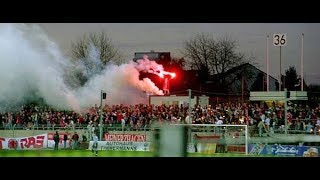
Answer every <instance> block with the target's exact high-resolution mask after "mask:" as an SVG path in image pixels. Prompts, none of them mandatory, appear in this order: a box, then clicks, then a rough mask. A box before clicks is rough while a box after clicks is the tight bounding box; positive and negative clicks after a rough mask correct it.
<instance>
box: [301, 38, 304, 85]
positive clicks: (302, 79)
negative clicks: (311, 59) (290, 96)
mask: <svg viewBox="0 0 320 180" xmlns="http://www.w3.org/2000/svg"><path fill="white" fill-rule="evenodd" d="M303 37H304V33H302V36H301V91H303V81H304V78H303Z"/></svg>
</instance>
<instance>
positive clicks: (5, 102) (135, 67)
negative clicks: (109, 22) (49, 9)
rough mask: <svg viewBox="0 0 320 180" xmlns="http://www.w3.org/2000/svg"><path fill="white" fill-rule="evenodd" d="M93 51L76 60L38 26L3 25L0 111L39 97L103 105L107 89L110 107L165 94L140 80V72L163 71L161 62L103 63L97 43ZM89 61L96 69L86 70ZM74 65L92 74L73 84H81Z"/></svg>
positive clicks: (63, 104) (62, 104)
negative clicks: (102, 94)
mask: <svg viewBox="0 0 320 180" xmlns="http://www.w3.org/2000/svg"><path fill="white" fill-rule="evenodd" d="M90 49H91V50H90V56H89V58H87V59H85V60H79V61H77V63H74V62H73V61H71V60H70V59H68V58H66V57H65V56H64V55H63V54H62V53H61V52H60V51H59V47H58V46H57V45H56V44H55V43H54V42H53V41H51V40H50V39H49V38H48V36H47V35H46V34H45V32H44V31H43V30H42V29H41V28H40V27H39V26H36V25H25V24H1V25H0V64H1V65H0V87H1V88H0V111H2V112H3V111H14V110H17V109H19V108H20V107H21V106H22V105H24V104H25V103H28V102H34V101H38V100H39V99H42V100H43V101H44V102H45V103H46V104H48V105H50V106H52V107H54V108H58V109H69V110H75V111H80V110H81V109H83V108H88V107H92V106H94V105H95V104H97V105H99V104H100V92H101V90H103V91H104V92H106V93H107V99H106V101H105V103H107V104H110V105H113V104H120V103H122V104H138V103H147V102H148V97H147V95H146V93H151V94H157V95H163V92H162V90H159V88H158V87H157V86H156V85H155V84H154V83H153V82H152V81H151V80H150V79H147V78H145V79H143V80H139V72H141V71H144V72H151V71H152V72H157V73H159V72H160V71H163V67H162V66H161V65H159V64H157V63H156V62H154V61H149V60H148V59H147V58H146V57H145V59H143V60H139V61H137V62H133V61H130V63H127V64H122V65H120V66H117V65H114V64H107V65H106V66H103V67H102V65H101V63H100V62H101V61H100V60H99V59H98V58H99V55H98V54H97V53H98V51H97V50H96V48H95V47H94V46H91V47H90ZM84 62H85V63H84ZM90 63H91V64H92V63H93V65H94V66H95V67H97V69H96V71H95V70H93V69H91V68H88V64H90ZM74 69H77V70H80V71H82V73H83V74H85V75H86V77H87V78H89V80H88V81H87V83H86V84H84V85H82V86H81V87H78V88H74V86H73V85H74V84H77V83H78V82H76V80H75V79H76V78H70V77H71V76H72V75H70V72H73V71H74ZM163 72H164V71H163ZM71 74H72V73H71ZM66 77H69V78H66Z"/></svg>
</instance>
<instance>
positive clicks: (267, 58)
mask: <svg viewBox="0 0 320 180" xmlns="http://www.w3.org/2000/svg"><path fill="white" fill-rule="evenodd" d="M266 54H267V57H266V60H267V92H269V84H270V82H269V35H267V52H266Z"/></svg>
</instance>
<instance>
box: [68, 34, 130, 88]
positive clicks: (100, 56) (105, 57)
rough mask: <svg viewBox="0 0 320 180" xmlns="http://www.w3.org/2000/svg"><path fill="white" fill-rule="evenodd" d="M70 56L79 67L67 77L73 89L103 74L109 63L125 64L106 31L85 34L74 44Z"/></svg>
mask: <svg viewBox="0 0 320 180" xmlns="http://www.w3.org/2000/svg"><path fill="white" fill-rule="evenodd" d="M70 55H71V58H72V59H73V60H74V62H75V63H76V65H77V66H76V67H77V68H73V69H72V70H70V72H68V74H67V75H66V77H67V78H66V79H67V82H68V84H69V85H70V86H71V87H80V86H83V85H84V84H85V83H86V82H87V81H88V80H89V79H90V77H92V76H93V75H95V74H98V73H100V72H102V70H103V69H104V68H105V65H106V64H108V63H112V64H116V65H120V64H123V63H124V62H125V61H124V58H123V56H122V55H121V54H120V52H119V51H118V49H117V48H116V47H115V46H114V45H113V43H112V40H111V39H110V38H109V37H108V36H107V34H106V33H105V32H104V31H101V33H88V34H84V35H83V36H82V37H81V38H79V39H78V40H77V41H75V42H72V44H71V54H70Z"/></svg>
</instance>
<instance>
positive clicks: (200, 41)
mask: <svg viewBox="0 0 320 180" xmlns="http://www.w3.org/2000/svg"><path fill="white" fill-rule="evenodd" d="M238 47H239V44H238V41H236V40H234V39H232V38H231V37H229V36H225V37H222V38H214V37H213V35H211V34H207V33H201V34H197V35H195V36H194V37H192V38H191V39H189V40H187V41H185V42H184V48H183V50H182V53H183V55H184V56H185V57H186V65H187V66H188V67H189V68H191V69H194V70H200V71H201V73H202V77H201V80H204V79H206V78H205V77H207V78H208V77H209V75H214V74H216V76H215V77H217V79H216V82H217V83H218V84H220V85H221V87H224V88H222V89H227V88H228V87H227V86H226V84H231V83H232V82H226V76H225V72H227V71H228V70H230V69H232V68H234V67H236V66H239V65H242V64H245V63H248V62H251V61H252V58H250V57H247V56H246V55H245V54H244V53H241V52H238V49H237V48H238ZM244 73H245V72H244ZM217 88H218V87H217ZM222 89H221V90H222Z"/></svg>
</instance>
